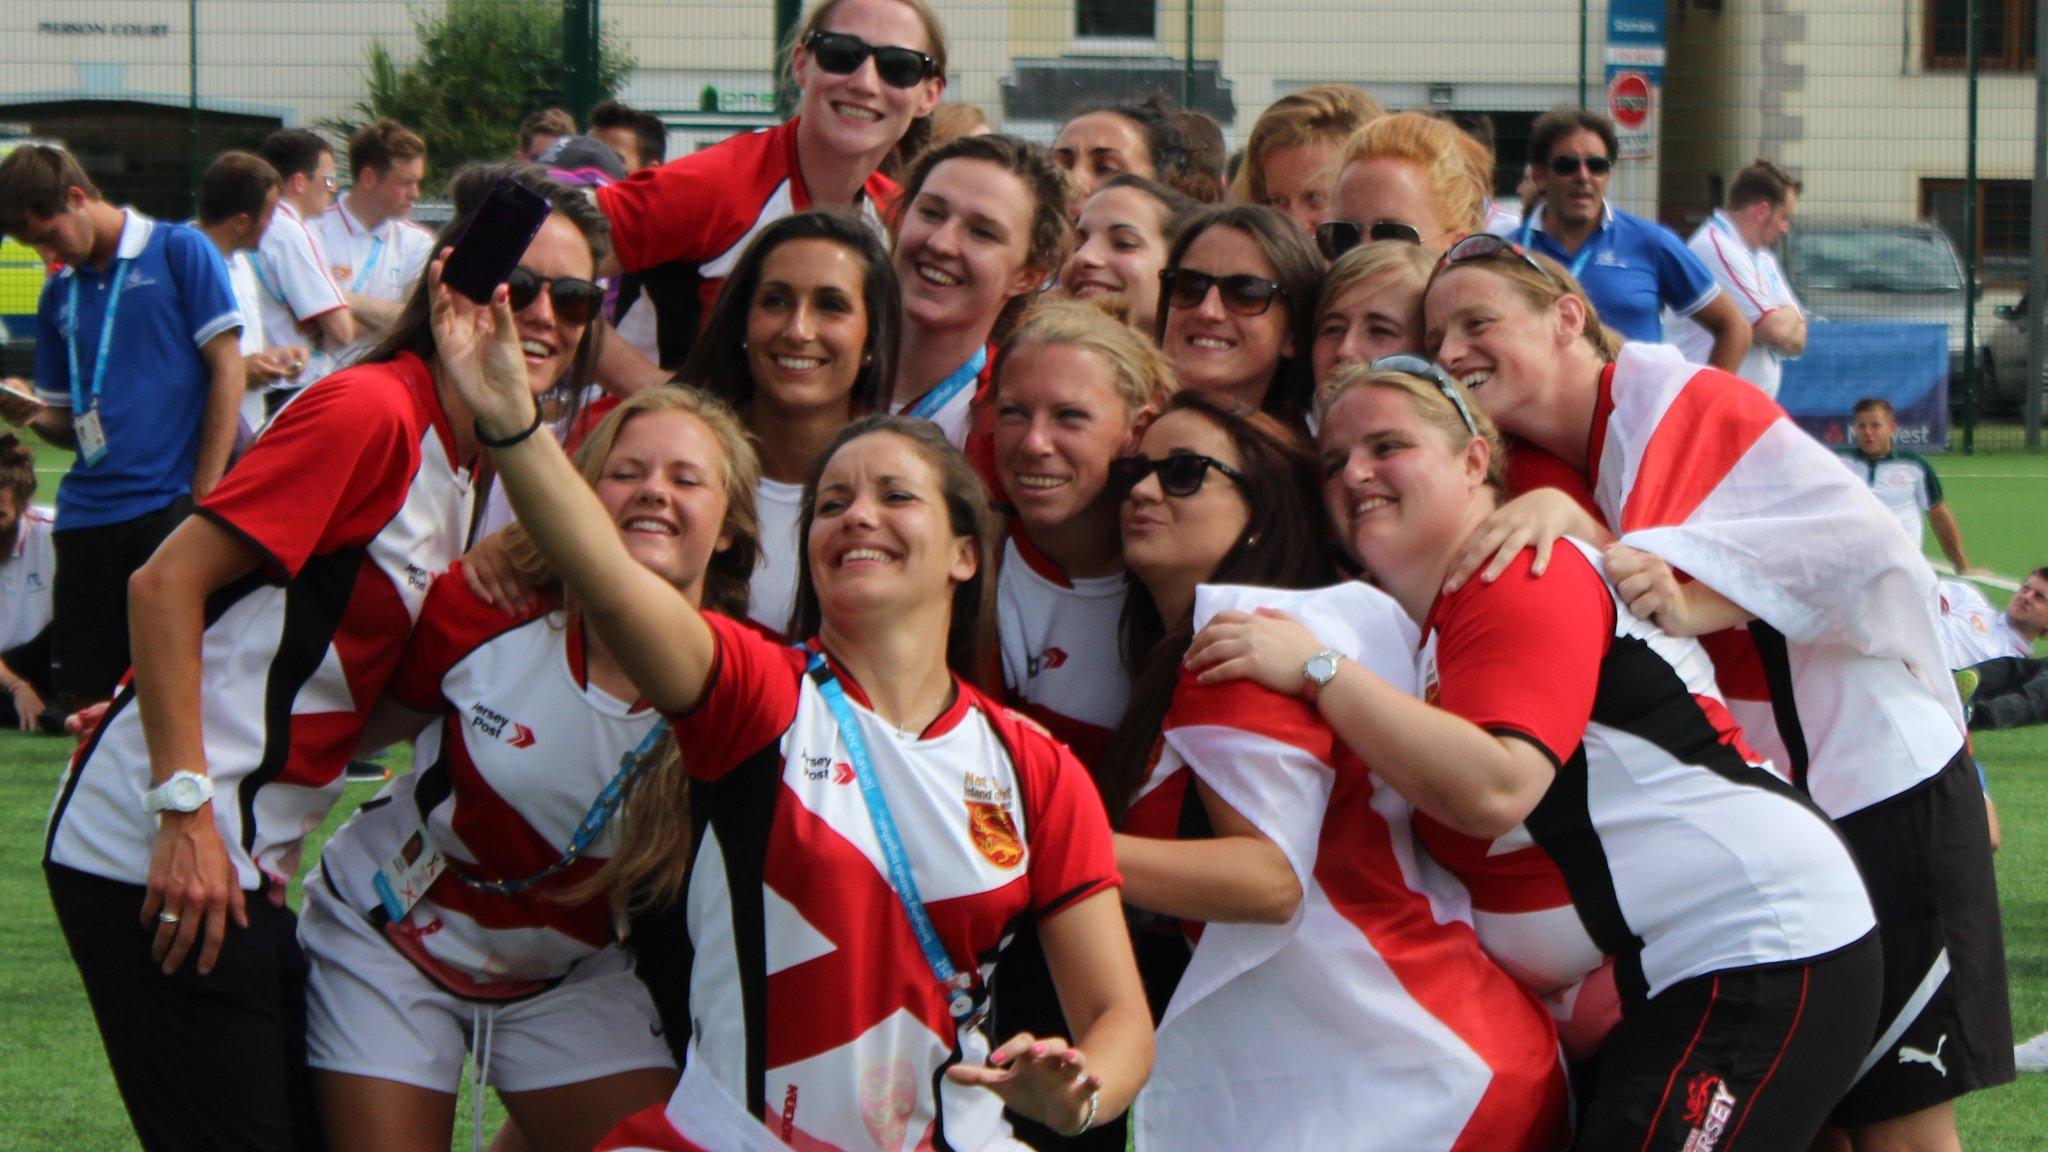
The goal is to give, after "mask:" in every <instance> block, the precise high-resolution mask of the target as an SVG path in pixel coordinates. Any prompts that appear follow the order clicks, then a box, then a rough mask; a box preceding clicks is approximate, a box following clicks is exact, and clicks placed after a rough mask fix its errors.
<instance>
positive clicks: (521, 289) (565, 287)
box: [505, 268, 604, 324]
mask: <svg viewBox="0 0 2048 1152" xmlns="http://www.w3.org/2000/svg"><path fill="white" fill-rule="evenodd" d="M505 287H507V288H509V289H511V296H512V310H513V311H514V312H524V311H525V310H526V309H528V308H530V307H532V306H533V302H534V301H535V300H538V299H540V292H541V289H542V288H546V289H547V291H548V299H549V300H550V301H551V302H552V303H553V304H554V306H555V317H556V319H558V320H561V321H563V322H564V323H568V324H588V323H590V320H591V318H592V317H594V316H596V315H597V309H598V306H599V305H601V304H603V303H604V289H603V288H600V287H598V286H597V285H596V284H593V283H591V282H590V281H588V280H578V279H577V278H576V277H574V276H557V277H555V278H554V279H552V280H549V279H545V278H543V277H541V276H539V275H536V274H535V273H534V272H532V271H530V270H528V269H526V268H514V269H513V270H512V275H510V276H507V277H506V278H505Z"/></svg>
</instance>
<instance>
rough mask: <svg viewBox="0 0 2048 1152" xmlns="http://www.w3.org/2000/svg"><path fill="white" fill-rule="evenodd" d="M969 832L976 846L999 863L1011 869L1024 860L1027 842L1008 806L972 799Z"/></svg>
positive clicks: (979, 850)
mask: <svg viewBox="0 0 2048 1152" xmlns="http://www.w3.org/2000/svg"><path fill="white" fill-rule="evenodd" d="M967 833H968V835H969V836H971V837H972V838H973V840H974V850H975V851H977V852H979V853H981V855H982V858H983V859H985V860H987V861H988V862H989V863H991V864H993V865H995V866H996V867H998V868H1001V869H1004V870H1006V871H1007V870H1009V869H1011V868H1015V867H1016V866H1017V865H1019V864H1022V863H1023V862H1024V842H1023V841H1022V840H1021V839H1019V838H1018V836H1017V822H1016V821H1015V820H1013V819H1011V818H1010V810H1009V808H1008V807H1005V806H1003V805H998V804H988V803H983V802H981V801H978V800H969V801H968V802H967Z"/></svg>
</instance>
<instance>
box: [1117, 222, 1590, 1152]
mask: <svg viewBox="0 0 2048 1152" xmlns="http://www.w3.org/2000/svg"><path fill="white" fill-rule="evenodd" d="M1287 226H1288V227H1289V228H1292V227H1293V225H1292V224H1288V225H1287ZM1315 479H1316V474H1315V468H1314V463H1313V460H1312V458H1311V457H1310V455H1309V448H1308V443H1307V441H1306V439H1305V438H1303V437H1302V436H1301V434H1300V432H1299V431H1298V430H1297V429H1295V428H1293V427H1292V426H1290V425H1287V424H1283V423H1282V422H1280V421H1278V420H1276V419H1274V418H1273V417H1272V416H1270V415H1268V414H1265V413H1251V412H1248V411H1246V410H1245V409H1243V408H1242V407H1241V406H1239V405H1237V404H1234V403H1232V402H1231V401H1228V400H1224V399H1221V398H1217V397H1213V396H1209V395H1205V394H1202V393H1189V392H1183V393H1181V394H1179V395H1178V396H1176V397H1175V398H1174V399H1173V400H1171V401H1169V402H1168V403H1167V404H1166V406H1165V409H1164V411H1163V412H1162V414H1161V415H1160V417H1159V419H1158V420H1156V421H1154V422H1153V424H1152V426H1151V427H1150V428H1148V429H1147V430H1146V432H1145V436H1144V440H1143V443H1142V447H1141V451H1140V454H1138V455H1136V456H1131V457H1127V458H1125V459H1123V460H1120V461H1118V462H1117V463H1116V464H1115V465H1114V466H1113V468H1112V480H1113V484H1114V487H1115V489H1116V490H1117V491H1119V492H1121V493H1123V495H1124V503H1123V510H1122V512H1123V524H1124V558H1125V563H1126V564H1127V565H1128V566H1129V567H1130V570H1131V572H1132V574H1133V575H1135V576H1136V577H1137V578H1138V581H1139V582H1138V584H1137V585H1135V586H1134V587H1133V589H1132V592H1131V606H1130V610H1129V612H1128V613H1127V615H1126V618H1125V619H1126V627H1125V632H1124V639H1125V646H1126V651H1127V653H1128V657H1127V658H1128V659H1130V660H1131V661H1132V662H1133V666H1134V667H1135V668H1136V669H1137V681H1136V683H1135V684H1134V686H1133V689H1132V696H1131V703H1130V706H1129V708H1128V709H1126V711H1125V713H1124V718H1123V721H1122V722H1121V723H1120V724H1119V726H1118V729H1117V733H1116V736H1115V739H1114V741H1113V743H1112V745H1111V750H1110V755H1109V759H1108V761H1107V763H1106V764H1105V766H1104V768H1103V772H1102V779H1103V783H1104V787H1105V791H1106V792H1107V794H1108V799H1109V802H1110V806H1111V810H1112V813H1113V814H1116V815H1120V816H1121V817H1122V824H1121V827H1122V828H1123V832H1122V833H1121V834H1120V835H1119V836H1118V837H1117V864H1118V866H1119V867H1120V868H1121V869H1122V871H1123V873H1124V898H1125V901H1126V902H1127V903H1130V904H1132V905H1135V906H1136V907H1138V908H1141V909H1144V910H1146V911H1148V912H1151V913H1154V914H1158V915H1162V916H1167V917H1173V918H1176V919H1178V920H1180V921H1183V922H1193V923H1196V924H1200V925H1201V928H1200V936H1199V942H1198V943H1197V944H1196V945H1195V948H1194V953H1193V956H1192V958H1191V959H1190V961H1189V963H1188V966H1187V969H1186V972H1185V974H1184V975H1183V976H1182V977H1181V979H1180V982H1179V987H1178V988H1177V990H1175V992H1174V994H1173V997H1172V1001H1171V1003H1170V1004H1169V1005H1168V1007H1167V1008H1166V1011H1165V1016H1164V1019H1163V1020H1162V1022H1161V1024H1160V1029H1159V1062H1158V1066H1157V1068H1156V1069H1155V1071H1154V1076H1153V1080H1152V1083H1151V1085H1150V1086H1149V1087H1147V1089H1146V1091H1145V1094H1144V1095H1142V1096H1141V1097H1140V1098H1139V1101H1138V1106H1137V1110H1136V1112H1135V1113H1134V1120H1133V1126H1134V1128H1135V1129H1136V1133H1137V1146H1138V1147H1139V1148H1140V1149H1147V1150H1149V1149H1160V1150H1162V1152H1164V1150H1167V1149H1183V1148H1348V1149H1363V1150H1368V1152H1382V1150H1383V1152H1396V1150H1398V1152H1447V1150H1449V1149H1451V1148H1453V1147H1459V1148H1463V1147H1468V1146H1475V1147H1476V1146H1484V1147H1486V1148H1489V1149H1495V1150H1499V1152H1553V1150H1554V1149H1555V1148H1556V1147H1557V1146H1558V1144H1559V1143H1560V1142H1561V1139H1562V1136H1563V1133H1564V1119H1565V1087H1564V1077H1563V1073H1562V1070H1561V1068H1560V1067H1559V1063H1558V1059H1557V1041H1556V1032H1555V1030H1554V1029H1553V1028H1552V1026H1551V1023H1550V1020H1549V1018H1548V1016H1546V1015H1545V1013H1544V1011H1543V1009H1542V1008H1541V1006H1539V1005H1538V1004H1537V1003H1536V1002H1535V1001H1534V999H1533V998H1531V997H1530V996H1528V995H1527V994H1526V993H1524V992H1523V991H1522V990H1521V989H1519V988H1517V987H1515V985H1514V983H1513V981H1511V980H1510V979H1509V978H1508V976H1507V975H1506V973H1504V972H1502V971H1501V970H1500V969H1499V968H1498V967H1496V966H1495V965H1494V963H1493V962H1492V961H1490V960H1488V959H1487V958H1486V956H1485V955H1484V954H1483V953H1482V952H1481V951H1480V949H1479V946H1478V944H1477V942H1476V941H1475V940H1474V939H1473V936H1472V932H1471V928H1470V926H1469V925H1468V924H1466V923H1464V922H1463V921H1462V920H1461V919H1459V918H1458V916H1457V914H1456V913H1455V912H1454V911H1449V910H1448V909H1447V910H1446V911H1445V912H1444V913H1443V914H1441V915H1440V914H1439V911H1438V909H1437V907H1436V906H1435V905H1434V904H1433V902H1432V898H1431V896H1430V894H1429V893H1428V892H1426V891H1425V890H1424V889H1423V887H1422V885H1421V883H1420V881H1419V879H1418V878H1417V877H1416V876H1415V874H1414V870H1413V868H1412V862H1413V858H1414V854H1415V846H1414V843H1413V841H1412V839H1411V835H1410V832H1409V827H1408V810H1407V805H1406V803H1405V802H1404V801H1402V800H1400V799H1399V798H1398V797H1396V796H1394V795H1393V794H1392V793H1390V792H1387V791H1386V790H1385V789H1383V788H1382V787H1380V786H1379V784H1378V782H1377V781H1376V780H1375V779H1374V777H1373V776H1372V774H1371V773H1370V772H1369V771H1368V770H1367V769H1366V768H1365V767H1364V766H1363V765H1361V764H1360V763H1359V762H1358V761H1357V760H1355V759H1352V758H1350V757H1348V755H1347V754H1345V753H1344V752H1343V750H1342V748H1341V746H1340V745H1339V744H1338V742H1337V738H1336V736H1335V734H1334V732H1333V731H1332V729H1331V727H1330V726H1329V725H1328V724H1327V723H1325V722H1324V721H1323V719H1322V718H1321V717H1320V716H1318V715H1317V714H1316V712H1315V710H1314V707H1313V705H1311V704H1309V703H1306V702H1304V701H1302V700H1300V699H1297V698H1295V697H1294V696H1292V695H1291V694H1282V693H1279V692H1275V691H1270V690H1268V689H1267V688H1264V687H1261V686H1259V685H1257V684H1254V683H1250V682H1243V681H1240V682H1237V683H1230V684H1220V685H1213V686H1211V685H1203V684H1200V683H1197V682H1195V681H1194V680H1193V679H1192V678H1191V676H1189V675H1187V674H1185V672H1184V670H1183V668H1182V660H1183V657H1184V655H1185V654H1186V652H1187V651H1188V645H1189V641H1190V637H1191V635H1192V633H1193V631H1194V628H1195V626H1196V625H1197V624H1198V623H1200V622H1202V621H1204V620H1206V619H1207V618H1208V617H1209V616H1210V615H1212V614H1214V613H1215V612H1217V611H1218V610H1221V609H1230V608H1238V609H1249V608H1251V607H1254V606H1285V607H1287V608H1289V609H1290V610H1292V611H1295V612H1298V613H1305V614H1307V615H1309V616H1311V617H1313V618H1315V619H1317V620H1318V621H1320V622H1324V623H1326V624H1327V625H1328V626H1329V627H1330V628H1331V629H1332V630H1333V634H1332V637H1331V638H1332V640H1333V641H1338V637H1337V633H1341V634H1342V637H1343V639H1342V640H1341V641H1338V643H1339V644H1340V646H1341V647H1342V648H1343V649H1344V650H1345V651H1346V652H1347V653H1349V654H1350V655H1351V656H1352V657H1354V658H1357V659H1362V660H1366V661H1369V662H1371V664H1372V666H1373V667H1376V668H1379V669H1380V670H1382V672H1383V673H1384V674H1385V675H1387V676H1389V677H1396V678H1404V679H1407V680H1410V681H1412V679H1413V667H1414V664H1413V661H1414V650H1415V638H1416V637H1415V628H1414V626H1413V625H1412V624H1410V623H1409V622H1408V621H1407V620H1405V619H1403V618H1402V617H1401V614H1400V612H1399V610H1398V608H1396V607H1394V606H1393V602H1392V601H1390V600H1388V598H1387V597H1385V596H1384V595H1381V594H1380V593H1378V592H1375V591H1373V590H1372V589H1370V588H1367V587H1365V586H1364V585H1362V584H1356V583H1352V584H1345V585H1339V586H1336V587H1327V586H1328V585H1331V584H1332V582H1333V581H1334V580H1335V576H1334V574H1333V573H1332V572H1331V570H1330V567H1329V563H1328V560H1327V557H1326V555H1325V552H1324V549H1323V543H1322V534H1321V527H1320V519H1321V517H1320V515H1319V512H1318V510H1317V507H1316V493H1315ZM1198 587H1200V592H1199V593H1198V592H1197V588H1198ZM1291 687H1292V686H1290V692H1291ZM1190 790H1192V792H1193V794H1194V795H1195V797H1196V798H1197V803H1196V804H1195V805H1194V807H1195V812H1194V813H1192V814H1184V813H1183V811H1182V804H1181V803H1179V802H1176V798H1177V797H1178V796H1183V795H1186V794H1187V793H1188V792H1189V791H1190ZM1162 801H1165V802H1164V803H1162Z"/></svg>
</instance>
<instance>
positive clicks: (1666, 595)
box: [1605, 544, 1756, 636]
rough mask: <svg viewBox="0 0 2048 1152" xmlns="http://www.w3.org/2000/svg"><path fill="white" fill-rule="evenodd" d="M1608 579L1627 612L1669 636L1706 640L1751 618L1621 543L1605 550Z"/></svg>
mask: <svg viewBox="0 0 2048 1152" xmlns="http://www.w3.org/2000/svg"><path fill="white" fill-rule="evenodd" d="M1605 564H1606V568H1607V579H1608V581H1609V582H1611V583H1612V584H1613V585H1614V591H1615V592H1616V594H1618V595H1619V596H1620V597H1621V601H1622V603H1624V604H1627V605H1628V610H1629V611H1630V612H1633V613H1635V614H1636V616H1637V617H1638V618H1639V619H1643V620H1648V621H1650V622H1651V623H1653V624H1655V625H1656V626H1657V627H1659V628H1662V629H1663V630H1664V631H1666V632H1669V633H1670V634H1671V635H1673V636H1705V635H1706V634H1708V633H1709V632H1720V631H1722V630H1724V629H1728V628H1737V627H1740V626H1742V625H1744V624H1747V623H1749V622H1750V621H1751V620H1754V619H1756V617H1754V616H1752V615H1750V613H1749V611H1748V609H1746V608H1744V607H1742V605H1740V604H1737V603H1736V602H1735V601H1733V600H1730V599H1728V598H1727V597H1726V596H1723V595H1721V594H1720V593H1719V592H1716V591H1714V590H1713V589H1712V588H1709V587H1707V586H1706V585H1705V584H1702V583H1700V582H1699V581H1698V580H1690V579H1687V580H1681V579H1679V576H1678V572H1677V570H1675V569H1673V568H1672V567H1671V564H1670V563H1669V562H1668V561H1666V560H1665V559H1664V558H1663V557H1661V556H1656V555H1652V554H1651V553H1648V552H1644V551H1641V550H1640V549H1636V548H1629V547H1626V546H1623V545H1620V544H1617V545H1615V546H1614V547H1612V548H1609V549H1608V550H1607V555H1606V558H1605Z"/></svg>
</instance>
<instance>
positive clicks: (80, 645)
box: [0, 145, 243, 707]
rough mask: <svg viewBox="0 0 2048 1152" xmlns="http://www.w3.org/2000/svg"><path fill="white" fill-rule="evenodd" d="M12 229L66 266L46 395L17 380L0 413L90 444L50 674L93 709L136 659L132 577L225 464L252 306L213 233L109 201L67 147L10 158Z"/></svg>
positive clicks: (68, 477)
mask: <svg viewBox="0 0 2048 1152" xmlns="http://www.w3.org/2000/svg"><path fill="white" fill-rule="evenodd" d="M0 231H4V232H6V233H7V235H9V236H12V237H14V238H15V239H17V240H19V241H21V242H22V243H24V244H26V245H28V246H29V247H31V248H34V249H35V250H36V251H37V253H38V254H40V255H41V256H42V258H43V259H44V261H46V262H48V263H51V264H62V265H64V266H65V267H64V269H63V270H62V271H61V272H59V273H58V274H57V275H55V276H52V277H51V278H50V279H49V280H48V281H47V282H46V283H45V284H44V285H43V295H42V299H41V301H40V302H39V303H38V305H37V309H36V310H37V315H38V318H39V321H40V322H39V326H38V329H37V335H36V379H35V392H34V395H33V396H30V395H26V394H25V392H24V390H23V389H22V388H21V386H20V384H19V382H16V381H8V382H6V387H5V388H4V390H0V416H5V418H6V419H7V420H8V421H9V422H11V423H15V424H24V425H26V426H27V427H28V428H30V429H31V430H33V431H34V432H35V433H36V434H37V435H38V436H41V437H42V438H43V439H45V440H47V441H49V442H50V443H52V444H58V445H62V446H64V447H67V448H72V449H74V450H75V451H76V452H77V453H78V456H77V459H76V460H75V461H74V462H73V464H72V466H71V470H70V471H69V472H67V473H66V474H65V476H64V480H63V483H62V484H61V485H59V487H58V489H57V523H56V529H55V532H54V535H53V540H54V542H55V545H56V551H57V580H56V587H55V588H54V590H53V596H52V601H53V603H52V607H53V608H54V610H55V614H56V620H55V624H56V634H55V636H54V638H53V649H52V668H51V678H52V680H53V681H54V682H55V688H56V692H57V698H58V701H59V702H60V703H61V704H62V705H63V706H67V707H83V706H85V705H87V704H91V703H93V702H95V701H98V700H104V699H106V698H107V697H109V696H111V695H113V691H114V685H115V683H116V682H117V681H118V680H119V679H120V678H121V673H122V672H124V671H126V670H127V668H128V664H129V654H128V577H129V576H130V575H132V574H133V573H134V571H135V569H136V568H138V567H140V566H141V564H142V562H143V561H144V560H147V559H148V558H149V554H150V553H151V552H153V551H155V550H156V546H157V545H158V544H159V543H161V542H162V541H163V538H164V537H165V536H167V535H169V534H170V531H171V529H172V528H174V527H176V526H177V524H178V521H180V520H182V519H183V518H184V516H185V513H186V512H187V511H189V510H190V509H191V507H192V501H193V499H194V498H196V497H199V496H203V495H205V493H206V492H207V490H208V489H210V488H212V487H213V485H214V484H215V483H216V482H217V481H219V479H220V476H221V473H222V471H224V470H225V469H226V467H227V462H228V452H229V450H230V449H231V448H232V447H233V445H234V437H235V410H236V406H237V404H238V403H239V401H240V400H241V396H242V387H243V367H242V353H241V348H240V345H239V338H240V332H241V327H242V318H241V315H240V313H239V312H237V311H236V309H235V299H234V292H233V288H232V287H231V285H230V283H229V280H228V270H227V265H226V263H224V262H223V261H222V260H221V256H220V253H219V252H218V251H215V249H214V247H213V245H212V244H211V243H209V242H208V241H207V239H206V237H205V236H203V235H201V234H200V233H199V232H197V231H195V230H193V229H191V228H188V227H185V226H184V225H181V224H167V223H161V222H158V221H155V220H151V219H150V218H149V217H147V216H144V215H143V214H142V213H140V212H137V211H135V210H134V209H132V208H129V209H122V208H118V207H116V206H114V205H112V204H109V203H107V202H106V201H105V200H103V199H101V198H100V194H99V190H98V189H96V188H94V187H93V184H92V181H91V180H90V179H88V178H87V177H86V175H85V170H84V169H82V168H80V167H79V165H78V161H77V160H75V159H73V158H72V157H71V155H70V154H69V153H67V152H65V151H64V150H63V149H61V148H53V147H48V146H44V145H28V146H24V147H21V148H17V149H15V150H14V151H13V152H12V153H10V154H9V155H8V157H7V159H6V160H5V161H4V162H0Z"/></svg>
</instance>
